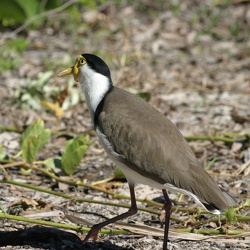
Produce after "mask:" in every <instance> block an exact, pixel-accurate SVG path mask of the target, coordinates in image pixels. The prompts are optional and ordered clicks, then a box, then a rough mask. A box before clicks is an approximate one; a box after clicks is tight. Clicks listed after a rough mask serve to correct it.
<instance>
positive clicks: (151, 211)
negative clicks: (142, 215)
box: [0, 180, 184, 223]
mask: <svg viewBox="0 0 250 250" xmlns="http://www.w3.org/2000/svg"><path fill="white" fill-rule="evenodd" d="M0 183H6V184H11V185H15V186H20V187H25V188H29V189H32V190H36V191H39V192H43V193H48V194H52V195H56V196H59V197H62V198H65V199H70V200H74V201H76V202H87V203H95V204H101V205H107V206H114V207H123V208H130V205H128V204H122V203H119V204H118V203H113V202H104V201H99V200H93V199H84V198H76V197H74V196H70V195H67V194H64V193H61V192H55V191H52V190H49V189H45V188H41V187H38V186H33V185H30V184H25V183H21V182H17V181H13V180H0ZM138 210H140V211H143V212H147V213H151V214H155V215H161V212H158V211H155V210H152V209H147V208H138ZM171 219H172V220H175V221H178V222H180V223H184V221H183V220H181V219H179V218H176V217H174V216H172V217H171Z"/></svg>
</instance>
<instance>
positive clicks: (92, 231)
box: [83, 226, 100, 243]
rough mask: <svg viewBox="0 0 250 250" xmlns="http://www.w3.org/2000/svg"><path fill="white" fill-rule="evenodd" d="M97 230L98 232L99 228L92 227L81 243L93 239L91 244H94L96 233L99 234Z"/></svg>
mask: <svg viewBox="0 0 250 250" xmlns="http://www.w3.org/2000/svg"><path fill="white" fill-rule="evenodd" d="M99 230H100V228H98V227H95V226H93V227H92V228H91V229H90V230H89V232H88V234H87V235H86V237H85V238H84V240H83V243H86V242H87V241H88V240H89V239H90V238H92V239H93V242H96V240H97V238H98V232H99Z"/></svg>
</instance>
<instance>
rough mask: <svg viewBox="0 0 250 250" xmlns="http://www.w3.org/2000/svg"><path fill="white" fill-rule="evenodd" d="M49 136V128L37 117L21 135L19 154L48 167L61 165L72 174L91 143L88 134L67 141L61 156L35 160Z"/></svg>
mask: <svg viewBox="0 0 250 250" xmlns="http://www.w3.org/2000/svg"><path fill="white" fill-rule="evenodd" d="M50 137H51V131H50V129H47V128H45V127H44V122H43V121H42V120H41V119H38V120H37V121H35V122H34V123H32V124H31V125H30V126H29V127H28V128H27V129H26V130H25V131H24V132H23V133H22V135H21V138H20V147H21V155H22V158H23V160H24V161H25V162H27V163H34V164H35V163H40V164H43V165H45V166H47V167H48V168H54V167H61V168H62V169H63V170H64V172H65V173H66V174H68V175H72V174H73V173H74V172H75V170H76V167H77V166H78V165H79V163H80V161H81V160H82V158H83V157H84V155H85V152H86V151H87V149H88V148H89V146H90V144H91V143H92V142H91V141H90V139H89V137H88V136H84V135H80V136H78V137H76V138H74V139H71V140H69V141H67V143H66V148H65V151H64V152H63V154H62V156H56V157H52V158H48V159H46V160H45V161H39V162H36V161H37V154H38V152H39V151H40V150H42V149H43V148H44V146H45V145H46V144H47V143H48V141H49V140H50Z"/></svg>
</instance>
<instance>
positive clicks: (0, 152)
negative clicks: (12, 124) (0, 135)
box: [0, 144, 8, 160]
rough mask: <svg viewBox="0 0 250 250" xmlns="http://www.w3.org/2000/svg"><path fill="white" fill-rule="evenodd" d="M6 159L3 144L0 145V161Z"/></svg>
mask: <svg viewBox="0 0 250 250" xmlns="http://www.w3.org/2000/svg"><path fill="white" fill-rule="evenodd" d="M4 159H8V155H7V154H6V153H5V152H4V147H3V144H0V160H4Z"/></svg>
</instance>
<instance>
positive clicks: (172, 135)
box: [58, 53, 236, 250]
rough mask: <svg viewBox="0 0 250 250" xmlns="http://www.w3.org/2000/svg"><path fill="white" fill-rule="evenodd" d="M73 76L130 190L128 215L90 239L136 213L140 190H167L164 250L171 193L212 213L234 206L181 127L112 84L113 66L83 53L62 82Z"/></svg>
mask: <svg viewBox="0 0 250 250" xmlns="http://www.w3.org/2000/svg"><path fill="white" fill-rule="evenodd" d="M71 74H72V75H73V76H74V80H75V81H76V82H79V83H80V86H81V89H82V91H83V93H84V95H85V99H86V104H87V107H88V111H89V114H90V117H91V121H92V124H93V127H94V129H95V131H96V135H97V137H98V139H99V141H100V143H101V145H102V146H103V148H104V149H105V151H106V153H107V155H108V156H109V157H110V158H111V160H112V161H113V162H114V163H115V165H116V167H118V168H120V169H121V171H122V172H123V173H124V175H125V177H126V179H127V182H128V185H129V191H130V197H131V206H130V208H129V210H128V211H127V212H125V213H123V214H120V215H118V216H116V217H114V218H111V219H108V220H106V221H103V222H101V223H99V224H95V225H93V226H92V228H91V229H90V231H89V232H88V234H87V235H86V237H85V239H84V240H83V242H84V243H86V242H87V241H88V240H89V239H90V238H92V239H93V241H96V240H97V237H98V232H99V231H100V229H101V228H103V227H105V226H106V225H108V224H110V223H114V222H116V221H118V220H121V219H124V218H127V217H129V216H131V215H134V214H136V212H137V204H136V198H135V190H134V189H135V185H136V184H138V183H140V184H146V185H149V186H151V187H154V188H157V189H160V190H162V193H163V196H164V199H165V202H164V209H165V229H164V240H163V250H166V249H167V248H168V232H169V220H170V214H171V208H172V202H171V200H170V199H169V196H168V193H167V190H169V191H174V192H180V193H183V194H187V195H189V196H191V197H192V198H193V199H194V200H195V201H196V202H197V203H199V204H201V205H202V206H203V207H204V208H205V209H206V210H208V211H210V212H212V213H213V214H220V213H221V212H222V211H225V210H226V209H228V208H229V207H233V206H235V204H236V202H235V200H234V198H232V196H231V195H230V194H228V193H227V192H226V191H224V190H223V189H222V188H221V187H219V186H218V185H217V183H216V182H215V181H214V180H213V179H212V177H211V176H210V175H209V174H208V173H207V172H206V171H205V170H204V168H203V167H202V166H201V164H200V163H199V162H198V160H197V158H196V156H195V155H194V153H193V151H192V149H191V148H190V146H189V144H188V143H187V141H186V140H185V138H184V137H183V135H182V134H181V132H180V131H179V130H178V129H177V127H176V126H175V125H174V124H173V123H172V122H171V121H170V120H169V119H168V118H167V117H166V116H164V115H163V114H162V113H161V112H159V111H158V110H156V109H155V108H154V107H152V106H150V104H149V103H147V102H145V101H144V100H142V99H141V98H140V97H138V96H136V95H134V94H132V93H129V92H128V91H126V90H124V89H121V88H119V87H116V86H114V85H113V82H112V78H111V72H110V70H109V67H108V65H107V64H106V63H105V62H104V61H103V60H102V59H101V58H100V57H98V56H96V55H94V54H89V53H84V54H81V55H80V56H78V57H77V59H76V61H75V64H74V65H73V66H72V67H70V68H68V69H66V70H64V71H62V72H60V73H59V74H58V76H59V77H61V76H66V75H71Z"/></svg>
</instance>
